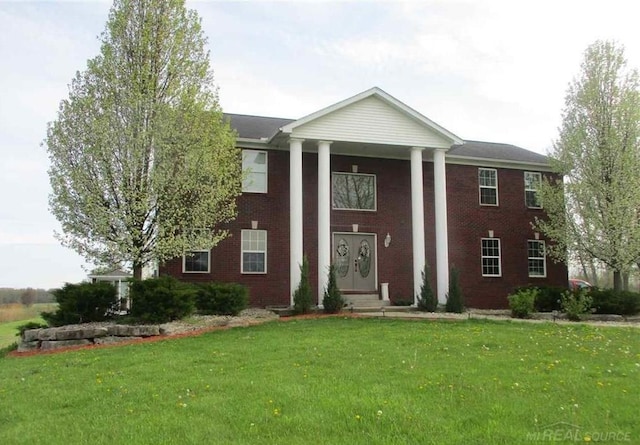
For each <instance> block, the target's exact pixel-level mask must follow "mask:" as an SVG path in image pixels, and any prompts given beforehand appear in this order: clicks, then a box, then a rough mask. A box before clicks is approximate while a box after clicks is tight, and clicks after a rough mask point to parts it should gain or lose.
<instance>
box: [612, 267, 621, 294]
mask: <svg viewBox="0 0 640 445" xmlns="http://www.w3.org/2000/svg"><path fill="white" fill-rule="evenodd" d="M613 290H615V291H621V290H622V272H620V271H619V270H614V271H613Z"/></svg>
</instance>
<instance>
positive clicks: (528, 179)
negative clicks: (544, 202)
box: [524, 172, 542, 209]
mask: <svg viewBox="0 0 640 445" xmlns="http://www.w3.org/2000/svg"><path fill="white" fill-rule="evenodd" d="M541 182H542V175H541V174H540V173H535V172H524V202H525V203H526V204H527V207H529V208H532V209H540V208H542V206H541V205H540V202H539V200H538V188H539V187H540V183H541Z"/></svg>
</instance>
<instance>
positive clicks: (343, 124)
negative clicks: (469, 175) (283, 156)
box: [282, 88, 462, 148]
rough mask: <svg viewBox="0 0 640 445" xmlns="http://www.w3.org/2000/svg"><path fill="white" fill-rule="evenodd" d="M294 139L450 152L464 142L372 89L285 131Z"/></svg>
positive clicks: (328, 108)
mask: <svg viewBox="0 0 640 445" xmlns="http://www.w3.org/2000/svg"><path fill="white" fill-rule="evenodd" d="M282 132H283V133H286V134H289V135H290V136H291V137H296V138H302V139H315V140H331V141H345V142H360V143H371V144H384V145H402V146H417V147H433V148H449V147H451V145H452V144H460V143H462V140H461V139H460V138H458V137H457V136H455V135H454V134H453V133H451V132H449V131H448V130H446V129H444V128H442V127H440V126H439V125H438V124H436V123H435V122H433V121H431V120H430V119H428V118H426V117H425V116H423V115H421V114H420V113H418V112H417V111H415V110H413V109H412V108H410V107H408V106H407V105H405V104H403V103H402V102H400V101H398V100H397V99H395V98H393V97H391V96H389V95H388V94H387V93H385V92H384V91H382V90H380V89H379V88H372V89H371V90H367V91H365V92H363V93H360V94H358V95H356V96H354V97H352V98H349V99H347V100H344V101H342V102H339V103H337V104H335V105H332V106H330V107H327V108H324V109H322V110H320V111H317V112H315V113H313V114H310V115H308V116H306V117H304V118H302V119H299V120H297V121H294V122H292V123H290V124H288V125H285V126H284V127H282Z"/></svg>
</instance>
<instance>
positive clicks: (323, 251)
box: [318, 141, 331, 306]
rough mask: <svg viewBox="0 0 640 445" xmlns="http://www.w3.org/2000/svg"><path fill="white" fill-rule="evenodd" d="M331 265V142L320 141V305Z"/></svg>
mask: <svg viewBox="0 0 640 445" xmlns="http://www.w3.org/2000/svg"><path fill="white" fill-rule="evenodd" d="M330 265H331V142H329V141H318V306H322V299H323V297H324V291H325V289H326V287H327V282H328V281H329V279H328V278H329V277H328V273H329V266H330Z"/></svg>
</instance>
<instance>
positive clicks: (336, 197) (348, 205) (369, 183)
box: [331, 173, 376, 211]
mask: <svg viewBox="0 0 640 445" xmlns="http://www.w3.org/2000/svg"><path fill="white" fill-rule="evenodd" d="M331 185H332V192H333V195H332V203H333V208H334V209H338V210H372V211H375V210H376V176H375V175H370V174H363V173H333V174H332V175H331Z"/></svg>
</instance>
